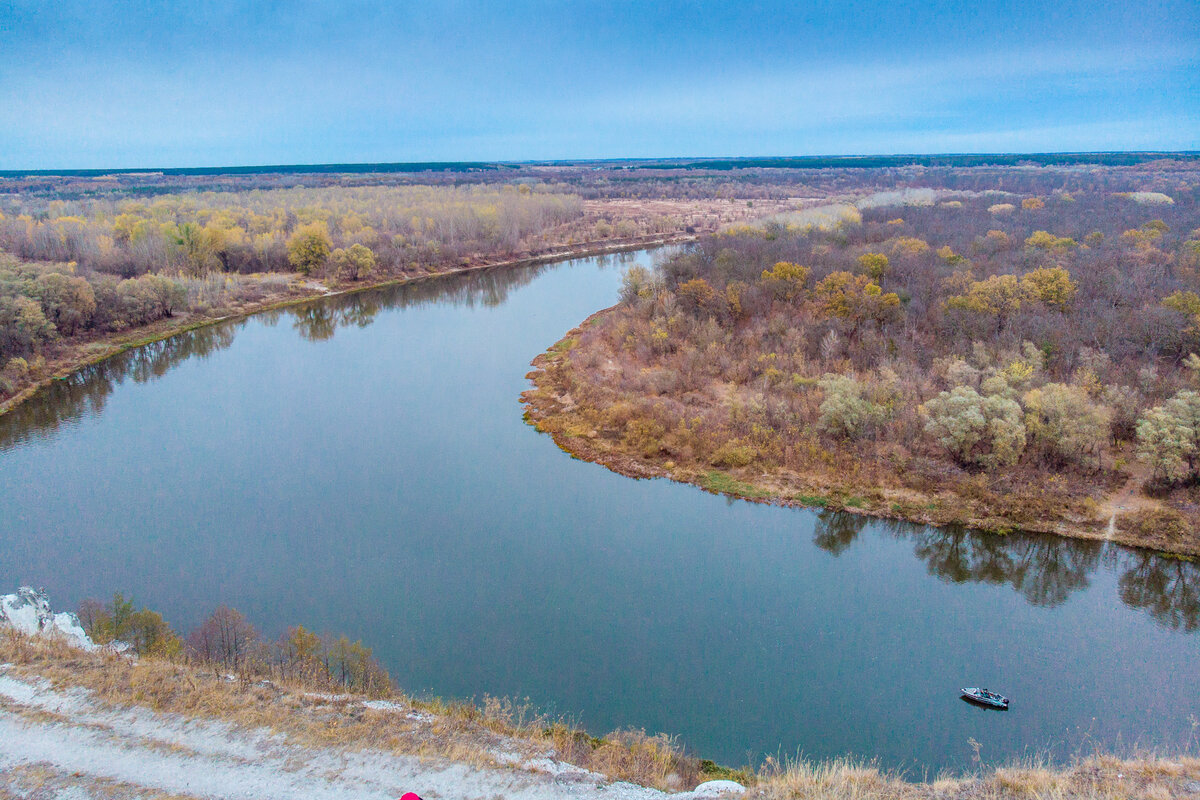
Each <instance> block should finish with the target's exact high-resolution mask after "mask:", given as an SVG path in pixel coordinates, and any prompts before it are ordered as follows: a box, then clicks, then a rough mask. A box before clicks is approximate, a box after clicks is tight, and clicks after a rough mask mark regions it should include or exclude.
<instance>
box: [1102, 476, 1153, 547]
mask: <svg viewBox="0 0 1200 800" xmlns="http://www.w3.org/2000/svg"><path fill="white" fill-rule="evenodd" d="M1149 478H1150V470H1149V468H1148V467H1146V465H1145V464H1142V463H1140V462H1134V463H1133V464H1132V465H1131V466H1130V472H1129V480H1127V481H1125V484H1124V485H1123V486H1122V487H1121V488H1120V489H1118V490H1117V491H1116V492H1114V493H1113V494H1111V495H1109V496H1108V497H1107V498H1106V499H1105V501H1104V502H1103V503H1101V504H1100V514H1101V516H1102V517H1108V529H1107V531H1108V538H1109V539H1111V538H1113V536H1115V535H1116V533H1117V517H1118V516H1119V515H1121V514H1129V513H1132V512H1135V511H1141V510H1143V509H1153V508H1161V507H1162V504H1161V503H1159V502H1158V501H1157V500H1155V499H1154V498H1152V497H1147V496H1146V495H1145V494H1144V493H1143V492H1142V486H1144V485H1145V483H1146V481H1147V480H1149Z"/></svg>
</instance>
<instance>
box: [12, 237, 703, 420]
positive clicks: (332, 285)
mask: <svg viewBox="0 0 1200 800" xmlns="http://www.w3.org/2000/svg"><path fill="white" fill-rule="evenodd" d="M694 239H695V235H694V234H673V235H667V236H646V237H638V238H636V239H608V240H599V241H594V242H587V243H584V244H580V245H573V246H570V247H561V248H553V249H548V250H546V251H545V252H540V253H537V254H533V255H523V256H519V257H515V258H507V259H504V258H496V259H483V258H481V259H476V260H475V261H472V262H470V263H466V264H461V265H458V266H455V267H450V268H446V269H441V270H435V271H430V272H425V273H422V274H420V275H403V276H392V277H388V278H386V279H384V280H379V281H366V282H364V281H346V280H338V279H337V278H326V279H321V280H316V279H310V278H306V277H305V276H303V275H300V274H299V273H282V274H279V273H274V274H271V275H269V276H241V277H240V278H239V279H240V280H242V281H256V280H261V281H262V283H263V285H264V287H265V288H264V289H263V291H262V295H263V296H262V297H261V299H259V300H256V301H252V302H239V303H234V304H232V305H231V307H228V308H219V309H214V310H213V311H212V312H211V313H202V312H180V313H177V314H176V315H174V316H172V317H167V318H164V319H160V320H158V321H156V322H154V323H151V324H149V325H145V326H142V327H139V328H134V329H131V330H124V331H120V332H115V333H107V334H104V333H92V334H89V335H82V336H78V337H73V338H70V339H65V340H61V341H59V342H57V343H55V345H54V347H53V349H51V350H50V351H48V352H47V353H46V354H45V355H44V356H43V358H44V363H43V364H42V366H41V367H40V368H39V369H37V370H36V371H34V370H31V371H30V372H28V373H27V374H25V375H23V376H22V377H21V378H20V380H19V383H18V384H17V385H16V387H15V391H14V393H13V394H12V395H11V396H10V397H8V398H6V399H4V400H2V401H0V415H3V414H4V413H5V412H7V411H9V410H11V409H13V408H15V407H16V406H18V405H20V404H21V403H23V402H24V401H26V400H28V399H29V398H30V397H32V396H33V395H35V394H36V393H37V392H38V390H39V389H41V388H43V387H44V386H47V385H49V384H50V383H51V382H52V381H54V380H61V379H63V378H65V377H67V376H68V375H70V374H71V373H73V372H75V371H76V370H79V369H82V368H83V367H87V366H90V365H92V364H96V363H98V362H100V361H104V360H105V359H108V358H111V357H112V356H115V355H117V354H118V353H123V352H125V351H126V350H129V349H132V348H135V347H140V346H142V345H146V344H151V343H153V342H157V341H161V340H163V339H168V338H170V337H172V336H176V335H178V334H181V333H186V332H187V331H191V330H195V329H197V328H202V327H206V326H209V325H216V324H218V323H220V322H226V321H228V320H234V319H240V318H242V317H247V316H251V315H253V314H258V313H261V312H264V311H271V310H275V309H281V308H288V307H291V306H296V305H300V304H303V303H307V302H309V301H312V300H315V299H319V298H322V297H331V296H336V295H342V294H350V293H355V292H365V291H369V290H372V289H380V288H384V287H388V286H396V285H400V284H406V283H413V282H415V281H421V280H428V279H431V278H438V277H442V276H446V275H454V274H460V273H464V272H472V271H477V270H485V269H497V268H505V267H519V266H528V265H533V264H544V263H548V262H553V261H563V260H566V259H571V258H586V257H589V256H598V255H604V254H608V253H619V252H627V251H630V250H641V249H644V248H651V247H657V246H661V245H666V244H675V243H680V242H686V241H691V240H694ZM263 279H267V280H263Z"/></svg>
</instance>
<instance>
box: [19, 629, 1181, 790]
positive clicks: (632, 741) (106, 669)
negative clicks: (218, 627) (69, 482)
mask: <svg viewBox="0 0 1200 800" xmlns="http://www.w3.org/2000/svg"><path fill="white" fill-rule="evenodd" d="M0 662H3V663H7V664H10V665H12V666H11V667H9V669H10V671H11V674H13V675H14V676H17V677H20V678H25V679H46V680H49V681H51V682H52V683H53V685H54V686H55V687H56V688H60V689H61V688H69V687H81V688H85V689H87V690H90V691H91V692H93V693H94V697H95V698H96V699H97V700H98V701H100V702H101V703H103V704H105V705H107V706H108V707H110V708H114V709H120V708H129V707H142V708H147V709H150V710H152V711H154V712H157V713H170V714H178V715H183V716H184V717H191V718H198V719H209V720H222V721H225V722H229V723H232V724H233V725H234V726H236V727H237V728H239V729H242V730H247V731H253V730H255V729H264V728H265V729H269V730H271V731H273V732H275V733H278V734H282V735H283V736H285V737H287V739H288V740H289V741H291V742H294V743H296V744H300V745H305V746H310V747H332V748H349V749H354V750H369V751H382V752H391V753H397V754H415V755H419V756H422V757H427V758H439V759H447V760H451V761H456V762H464V763H468V764H475V765H480V766H485V765H486V766H492V765H496V764H497V763H498V761H497V753H510V754H514V755H520V756H524V757H527V758H528V757H533V758H536V757H544V756H545V754H547V753H548V752H550V751H553V752H554V753H555V754H556V757H557V758H559V759H561V760H562V761H564V762H567V763H570V764H575V765H577V766H582V767H585V768H587V769H589V770H592V771H594V772H599V773H600V774H603V775H606V776H607V777H609V778H610V779H612V780H627V781H631V782H633V783H637V784H640V785H644V786H652V787H657V788H661V789H664V790H671V791H678V790H681V789H687V788H690V787H692V786H695V785H696V784H698V783H700V782H702V781H705V780H712V779H714V778H732V779H735V780H738V781H740V782H742V783H743V784H744V785H746V786H748V787H749V789H748V791H747V793H746V796H747V797H760V798H766V799H767V800H792V799H793V798H795V799H799V798H806V800H851V799H852V798H853V799H854V800H862V799H863V798H873V799H874V800H933V798H938V799H939V800H967V798H971V799H972V800H1009V799H1010V798H1011V799H1012V800H1016V799H1017V798H1056V799H1058V798H1061V800H1073V799H1074V798H1080V800H1082V799H1083V798H1087V799H1088V800H1109V799H1111V800H1127V799H1128V798H1146V799H1147V800H1172V798H1187V797H1193V796H1194V793H1195V787H1196V786H1197V781H1198V780H1200V759H1196V758H1194V757H1190V756H1163V755H1158V754H1154V753H1141V754H1135V755H1131V756H1128V757H1124V758H1120V757H1115V756H1109V755H1091V756H1083V757H1080V758H1079V759H1077V760H1076V761H1074V762H1073V763H1071V764H1070V765H1067V766H1063V767H1056V766H1052V765H1049V764H1044V763H1038V762H1028V763H1020V764H1014V765H1011V766H1007V767H1000V768H995V769H991V768H988V769H981V770H980V772H979V774H977V775H968V776H962V777H952V776H939V777H937V778H935V779H934V780H931V781H927V782H909V781H906V780H905V779H904V776H902V775H899V774H895V773H889V772H886V771H882V770H880V769H878V768H877V767H875V766H873V765H871V764H868V763H858V762H853V761H848V760H839V761H832V762H823V763H816V764H814V763H810V762H805V761H803V760H799V759H796V760H790V759H789V760H784V761H778V760H775V759H768V760H767V762H766V763H765V764H763V765H762V767H761V768H759V769H757V770H738V771H734V770H727V769H725V768H722V767H718V766H716V765H713V764H712V762H708V761H702V760H700V759H697V758H695V757H693V756H688V755H685V754H684V753H682V752H681V751H680V749H679V748H678V746H677V745H675V744H674V743H673V742H672V740H670V739H669V738H667V737H665V736H656V737H648V736H646V735H645V734H643V733H639V732H621V733H616V734H612V735H610V736H607V737H604V738H603V739H597V738H593V737H591V736H589V735H587V734H586V733H583V732H581V731H579V730H578V729H575V728H573V727H571V726H569V725H565V724H562V723H561V722H555V721H551V720H547V719H545V718H543V717H540V716H538V715H536V714H531V713H529V711H528V709H527V708H524V707H521V706H514V705H513V704H511V703H506V702H503V701H496V700H490V701H488V702H486V703H485V704H484V706H483V707H477V706H473V705H466V704H445V703H441V702H439V701H432V702H423V701H414V700H412V699H411V698H408V697H405V696H403V695H400V694H398V693H394V694H392V695H391V696H390V698H391V700H392V701H393V702H394V703H396V707H397V708H401V709H405V708H407V709H410V710H413V711H419V712H420V713H414V714H412V715H411V716H410V715H408V714H403V713H401V714H396V713H390V712H386V711H376V710H372V709H371V708H369V707H365V706H364V705H363V703H362V701H363V699H364V696H363V695H355V694H341V695H336V696H329V695H323V694H320V693H319V689H320V688H321V685H320V684H309V683H307V682H306V681H304V680H303V679H299V678H289V679H288V680H286V681H281V682H276V681H263V680H251V679H248V678H247V677H246V676H238V677H237V678H236V679H235V680H228V679H225V678H224V677H223V676H221V675H219V674H215V673H214V672H213V671H211V670H208V669H204V668H198V667H196V666H193V665H191V664H189V663H186V662H181V661H172V660H168V659H165V658H163V657H156V656H147V657H143V658H140V659H138V660H131V659H129V658H127V657H124V656H118V655H114V654H112V653H110V652H100V653H85V652H83V651H80V650H76V649H73V648H70V647H68V646H66V645H64V644H62V643H60V642H56V641H52V640H47V639H44V638H38V639H30V638H28V637H25V636H23V635H21V634H18V633H16V632H14V631H11V630H9V631H6V632H4V633H3V634H0ZM314 690H318V691H317V692H314ZM23 770H24V768H18V770H16V771H15V773H14V774H19V776H21V777H25V778H30V777H33V778H38V777H39V776H38V775H36V774H35V773H36V770H34V771H32V772H31V771H29V770H24V771H23ZM45 777H46V778H47V779H51V780H52V779H53V778H54V775H53V774H47V775H46V776H45ZM4 788H5V785H4V784H3V783H0V791H3V790H4Z"/></svg>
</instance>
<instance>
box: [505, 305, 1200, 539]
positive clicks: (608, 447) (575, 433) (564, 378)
mask: <svg viewBox="0 0 1200 800" xmlns="http://www.w3.org/2000/svg"><path fill="white" fill-rule="evenodd" d="M615 308H616V307H613V308H609V309H603V310H601V311H598V312H596V313H595V314H593V315H591V316H590V317H588V318H587V319H586V320H584V321H583V322H582V323H581V324H580V325H579V327H577V328H574V329H572V330H571V331H569V332H568V333H567V334H566V335H565V336H564V337H563V338H562V339H561V340H559V341H558V342H557V343H556V344H554V345H553V346H552V347H550V348H549V349H548V350H547V351H546V352H545V353H543V354H541V355H539V356H538V357H537V358H535V359H534V361H533V363H532V366H533V367H534V369H533V371H531V372H530V373H529V374H528V375H527V376H526V377H527V378H528V379H529V380H530V381H531V382H532V384H533V388H532V389H530V390H528V391H526V392H525V393H523V394H522V402H523V403H524V405H525V409H526V410H525V418H526V420H527V421H528V422H529V423H530V424H532V425H533V426H534V427H536V428H537V429H538V430H539V431H541V432H543V433H547V434H549V435H550V436H551V437H552V438H553V439H554V442H555V444H557V445H558V447H559V448H561V449H562V450H563V451H565V452H567V453H569V454H570V455H572V456H574V457H575V458H578V459H581V460H584V461H589V462H592V463H596V464H600V465H602V466H604V467H607V468H608V469H610V470H612V471H614V472H617V473H619V474H621V475H625V476H627V477H631V478H669V479H671V480H674V481H679V482H681V483H689V484H692V485H694V486H698V487H700V488H701V489H704V490H705V491H710V492H713V493H716V494H723V495H726V496H729V497H736V498H739V499H743V500H748V501H751V502H757V503H769V504H774V505H781V506H794V507H799V508H815V509H824V510H830V511H842V512H848V513H852V514H860V515H865V516H871V517H878V518H887V519H897V520H904V521H907V522H915V523H921V524H926V525H934V526H947V525H960V526H963V527H968V528H975V529H979V530H985V531H992V532H996V533H1001V534H1002V533H1006V532H1009V531H1017V530H1021V531H1029V532H1035V533H1051V534H1056V535H1059V536H1066V537H1071V538H1077V539H1090V540H1099V541H1112V542H1115V543H1118V544H1123V545H1129V546H1133V547H1141V548H1146V549H1150V550H1155V551H1158V552H1162V553H1167V554H1173V555H1178V556H1182V557H1194V556H1198V555H1200V538H1198V537H1197V536H1196V534H1195V532H1194V531H1191V530H1190V528H1188V527H1186V526H1184V525H1182V524H1181V520H1180V518H1179V517H1178V515H1176V514H1174V512H1172V511H1170V510H1169V509H1167V508H1166V507H1165V506H1163V504H1161V503H1159V502H1158V501H1156V500H1154V499H1153V498H1149V497H1146V496H1145V495H1144V494H1142V493H1140V492H1135V491H1131V489H1130V481H1135V480H1136V476H1134V477H1132V478H1131V479H1130V480H1127V481H1123V482H1122V484H1121V486H1120V487H1119V488H1116V489H1115V490H1113V491H1110V492H1108V494H1107V496H1106V497H1105V498H1104V500H1103V501H1102V502H1096V501H1095V500H1092V499H1091V498H1086V497H1085V498H1082V499H1081V498H1080V497H1079V496H1077V495H1072V494H1067V493H1057V492H1055V491H1054V488H1053V487H1041V488H1040V490H1039V492H1038V493H1037V494H1029V495H1026V496H1019V497H1013V496H1012V495H1004V496H999V495H998V494H996V493H994V492H992V491H991V489H990V487H989V486H988V485H987V484H986V483H984V482H982V481H975V480H970V481H966V482H960V483H957V484H954V483H947V484H946V485H942V486H938V487H935V488H934V490H932V491H930V490H921V489H918V488H914V487H912V486H906V485H903V484H898V485H890V486H889V485H879V484H862V483H858V482H855V481H854V480H853V475H854V474H855V473H856V472H857V471H858V470H857V468H856V466H855V465H851V466H850V468H848V469H847V468H844V465H838V466H839V467H843V468H842V469H840V470H832V469H831V470H827V471H823V472H807V473H803V474H801V473H797V472H793V471H790V470H786V469H781V468H776V469H765V470H764V469H763V468H762V467H761V466H757V467H753V468H752V467H737V466H730V465H724V466H722V467H719V468H718V467H716V466H714V465H712V464H707V463H698V462H695V461H691V462H686V461H678V460H676V459H675V458H673V457H672V456H669V455H667V454H665V453H663V452H662V451H660V450H658V449H657V448H652V447H651V448H646V447H642V446H641V443H640V442H633V441H631V440H630V438H629V437H622V436H620V435H615V434H614V432H612V431H605V430H603V429H602V428H601V426H600V425H598V421H599V420H600V418H601V417H602V416H603V412H604V409H600V408H594V407H589V406H587V405H585V404H584V403H582V402H579V401H577V399H576V398H579V397H582V396H588V397H595V396H596V395H597V390H598V389H599V388H600V387H596V386H594V385H590V384H588V385H584V384H583V383H581V382H580V381H582V380H583V379H582V378H581V377H580V373H579V372H578V371H576V370H573V369H572V368H571V365H570V359H571V357H572V356H581V355H583V354H581V353H579V351H578V348H579V345H580V335H581V334H582V333H583V331H584V330H585V329H586V328H588V327H589V326H592V325H597V324H602V323H603V321H604V320H605V318H606V315H608V314H611V313H613V312H614V309H615ZM586 357H587V358H590V359H592V360H593V361H602V360H604V355H603V354H598V353H588V354H586Z"/></svg>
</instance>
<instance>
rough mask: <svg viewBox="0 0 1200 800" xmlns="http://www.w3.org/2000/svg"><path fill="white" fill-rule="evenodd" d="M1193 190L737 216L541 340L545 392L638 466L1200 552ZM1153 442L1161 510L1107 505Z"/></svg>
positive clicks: (545, 419)
mask: <svg viewBox="0 0 1200 800" xmlns="http://www.w3.org/2000/svg"><path fill="white" fill-rule="evenodd" d="M1101 183H1102V182H1101ZM1014 184H1015V181H1012V180H1010V181H1009V183H1008V184H1007V185H1008V186H1010V187H1013V188H1016V187H1015V185H1014ZM1198 192H1200V182H1193V183H1186V182H1181V183H1180V184H1178V187H1177V188H1176V190H1175V191H1174V193H1173V198H1172V197H1168V198H1167V199H1168V200H1170V201H1171V202H1170V203H1169V204H1164V203H1161V202H1156V203H1155V204H1154V205H1146V204H1144V203H1141V202H1138V201H1136V200H1134V199H1132V197H1131V196H1120V197H1118V196H1114V195H1113V194H1111V193H1109V192H1107V191H1104V190H1103V188H1102V186H1091V187H1088V186H1086V185H1085V186H1083V187H1081V188H1076V189H1075V190H1073V191H1072V192H1071V193H1070V194H1066V193H1063V192H1057V193H1049V194H1046V195H1042V196H1036V197H1032V198H1030V197H1026V198H1024V199H1026V200H1030V199H1036V200H1037V202H1029V203H1023V202H1019V201H1020V197H1019V195H1015V196H1014V198H1013V199H1014V200H1015V201H1017V202H1018V203H1019V206H1020V207H1019V210H1015V211H1013V212H1012V213H1010V214H1006V215H1002V216H1000V217H997V215H996V211H995V209H994V205H995V203H994V200H995V197H996V195H995V194H988V193H978V192H961V191H951V190H948V189H945V188H943V187H932V188H925V189H920V190H912V191H908V192H889V193H881V194H875V195H871V196H868V197H867V198H865V199H863V200H860V201H858V203H857V207H855V206H852V205H845V204H843V205H840V206H829V207H828V208H825V209H811V210H809V211H806V212H802V213H799V214H791V215H786V216H783V217H778V216H777V217H774V218H769V219H766V220H763V221H760V222H759V223H758V224H754V225H742V226H738V227H733V228H729V229H727V230H726V231H724V232H722V233H720V234H717V235H715V236H711V237H708V238H706V239H704V240H702V241H701V242H700V243H698V244H697V245H695V246H693V247H691V248H690V249H689V250H688V251H687V252H685V253H682V254H679V255H677V256H675V257H673V258H671V259H668V260H667V261H666V262H665V263H663V264H662V265H661V266H660V268H659V270H658V271H657V272H656V273H655V274H651V273H649V272H647V271H645V270H640V269H637V268H635V269H633V270H631V271H630V272H629V274H628V275H627V276H626V282H625V287H624V290H623V294H622V302H621V303H620V304H619V305H618V306H616V307H614V308H613V309H610V310H608V311H606V312H604V313H602V314H600V315H598V316H597V317H595V318H593V319H592V320H589V323H588V324H586V325H584V326H583V327H582V328H581V329H579V330H577V331H573V332H572V333H571V334H569V335H568V337H567V338H566V339H564V340H563V341H562V342H560V343H559V345H556V346H555V348H553V349H552V350H551V351H550V352H548V353H547V354H546V355H545V356H542V357H541V358H539V360H538V361H537V362H535V365H536V366H538V367H540V368H541V369H540V370H539V371H538V372H536V373H534V374H533V375H532V377H533V379H534V383H535V387H536V388H535V389H534V390H533V391H531V392H529V393H528V394H527V395H526V400H527V402H528V404H529V416H530V418H531V419H532V420H533V421H534V422H535V423H536V424H537V425H538V426H539V428H541V429H542V430H545V431H548V432H550V433H553V434H554V435H555V437H556V439H557V440H558V441H559V443H560V444H561V445H562V446H563V447H565V448H566V449H568V450H569V451H571V452H573V453H575V454H577V455H580V456H582V457H585V458H590V459H594V460H598V461H602V462H603V463H605V464H608V465H610V466H613V467H614V468H616V469H618V470H620V471H623V472H626V473H628V474H636V475H648V474H668V475H671V476H672V477H675V478H678V479H682V480H687V481H691V482H694V483H697V484H699V485H701V486H704V487H705V488H709V489H713V490H716V491H725V492H728V493H732V494H737V495H741V496H745V497H749V498H751V499H760V500H762V499H770V500H774V501H777V502H784V503H795V504H801V505H814V504H819V505H823V506H825V507H837V508H847V509H849V510H855V511H859V512H865V513H873V514H877V515H884V516H898V517H903V518H906V519H912V520H917V521H923V522H933V523H949V522H960V523H965V524H968V525H972V526H977V527H983V528H988V529H1010V528H1020V529H1028V530H1038V531H1049V532H1055V533H1065V534H1070V535H1075V536H1084V537H1093V538H1113V539H1116V540H1119V541H1123V542H1127V543H1134V544H1145V545H1147V546H1151V547H1158V548H1162V549H1168V550H1171V551H1173V552H1180V553H1200V494H1198V492H1200V393H1198V392H1197V391H1196V387H1197V380H1198V378H1197V375H1198V374H1200V372H1198V370H1200V356H1198V355H1195V353H1196V352H1197V351H1200V323H1197V322H1196V320H1198V319H1200V299H1197V298H1198V295H1197V290H1200V261H1198V259H1200V227H1198V225H1200V215H1198V213H1197V205H1198V199H1200V194H1198ZM1014 208H1016V205H1015V204H1014ZM1139 463H1140V464H1141V465H1144V469H1145V471H1146V474H1147V475H1148V476H1149V477H1150V479H1151V480H1150V483H1149V485H1148V487H1147V488H1148V490H1149V491H1150V492H1151V493H1152V494H1153V495H1154V496H1149V495H1143V496H1142V497H1141V498H1139V503H1138V504H1137V506H1138V508H1149V509H1156V510H1155V512H1154V513H1155V516H1154V517H1153V519H1152V520H1151V518H1150V517H1147V516H1146V515H1145V514H1142V515H1141V516H1134V515H1132V514H1126V515H1124V516H1122V515H1119V514H1116V513H1110V514H1108V515H1105V514H1104V513H1103V511H1106V510H1107V508H1106V505H1105V501H1106V498H1107V497H1108V495H1109V494H1110V493H1111V492H1114V491H1115V490H1117V489H1118V488H1119V487H1121V486H1123V485H1125V484H1126V483H1127V482H1128V480H1129V477H1130V470H1131V466H1132V465H1135V464H1139ZM1147 520H1150V521H1149V522H1147ZM1164 520H1168V521H1169V522H1170V524H1169V525H1166V526H1165V527H1164V526H1163V525H1162V524H1160V523H1163V521H1164Z"/></svg>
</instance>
